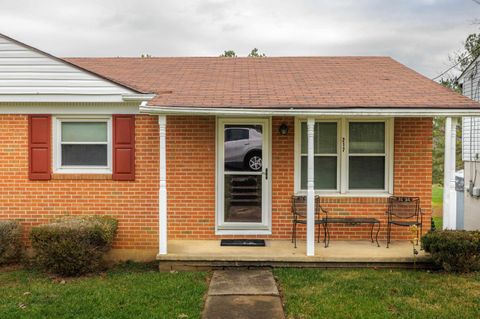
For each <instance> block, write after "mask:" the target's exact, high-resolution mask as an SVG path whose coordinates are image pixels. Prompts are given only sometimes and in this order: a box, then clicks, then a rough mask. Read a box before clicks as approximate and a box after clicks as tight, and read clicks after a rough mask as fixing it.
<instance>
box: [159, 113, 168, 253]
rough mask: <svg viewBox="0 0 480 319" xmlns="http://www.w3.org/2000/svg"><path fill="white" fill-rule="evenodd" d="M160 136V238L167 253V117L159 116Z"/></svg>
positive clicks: (160, 249) (161, 248) (161, 246)
mask: <svg viewBox="0 0 480 319" xmlns="http://www.w3.org/2000/svg"><path fill="white" fill-rule="evenodd" d="M158 127H159V136H160V143H159V144H160V145H159V148H160V159H159V162H160V189H159V192H158V228H159V229H158V240H159V251H158V253H159V254H160V255H166V254H167V159H166V153H167V152H166V138H165V137H166V135H167V128H166V127H167V117H166V116H165V115H159V116H158Z"/></svg>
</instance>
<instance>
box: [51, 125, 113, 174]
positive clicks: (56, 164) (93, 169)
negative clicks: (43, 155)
mask: <svg viewBox="0 0 480 319" xmlns="http://www.w3.org/2000/svg"><path fill="white" fill-rule="evenodd" d="M52 121H53V123H52V124H53V125H52V127H53V134H52V138H53V143H52V144H53V148H52V149H53V172H54V173H55V174H112V117H111V116H99V115H95V116H94V115H82V116H67V115H61V116H60V115H59V116H53V117H52ZM62 122H106V123H107V166H62V151H61V149H62V148H61V144H62V143H61V140H62V139H61V134H62V133H61V132H62V127H61V125H62ZM82 144H88V143H82ZM92 144H99V143H92Z"/></svg>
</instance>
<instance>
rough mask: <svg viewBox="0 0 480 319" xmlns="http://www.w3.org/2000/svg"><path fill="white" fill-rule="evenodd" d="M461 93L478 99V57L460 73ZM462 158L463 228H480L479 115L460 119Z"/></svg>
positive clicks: (479, 76) (479, 74)
mask: <svg viewBox="0 0 480 319" xmlns="http://www.w3.org/2000/svg"><path fill="white" fill-rule="evenodd" d="M458 80H459V83H461V84H462V91H463V95H465V96H467V97H469V98H471V99H472V100H475V101H480V58H478V57H477V58H476V59H475V60H474V61H473V62H472V63H471V64H470V65H469V66H468V67H467V69H466V70H465V71H464V72H463V73H462V74H461V75H460V77H459V79H458ZM462 133H463V134H462V159H463V161H464V163H465V202H464V204H465V210H464V228H465V229H466V230H473V229H480V117H464V118H463V119H462Z"/></svg>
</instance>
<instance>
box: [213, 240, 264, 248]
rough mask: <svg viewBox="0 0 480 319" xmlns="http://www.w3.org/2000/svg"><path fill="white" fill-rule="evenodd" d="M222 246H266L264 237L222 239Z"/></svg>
mask: <svg viewBox="0 0 480 319" xmlns="http://www.w3.org/2000/svg"><path fill="white" fill-rule="evenodd" d="M220 246H248V247H265V240H263V239H222V240H221V241H220Z"/></svg>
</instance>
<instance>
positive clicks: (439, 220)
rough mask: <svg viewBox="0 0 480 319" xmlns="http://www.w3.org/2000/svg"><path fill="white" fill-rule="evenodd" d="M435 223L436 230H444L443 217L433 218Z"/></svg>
mask: <svg viewBox="0 0 480 319" xmlns="http://www.w3.org/2000/svg"><path fill="white" fill-rule="evenodd" d="M433 222H434V223H435V229H436V230H442V227H443V217H441V216H433Z"/></svg>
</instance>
